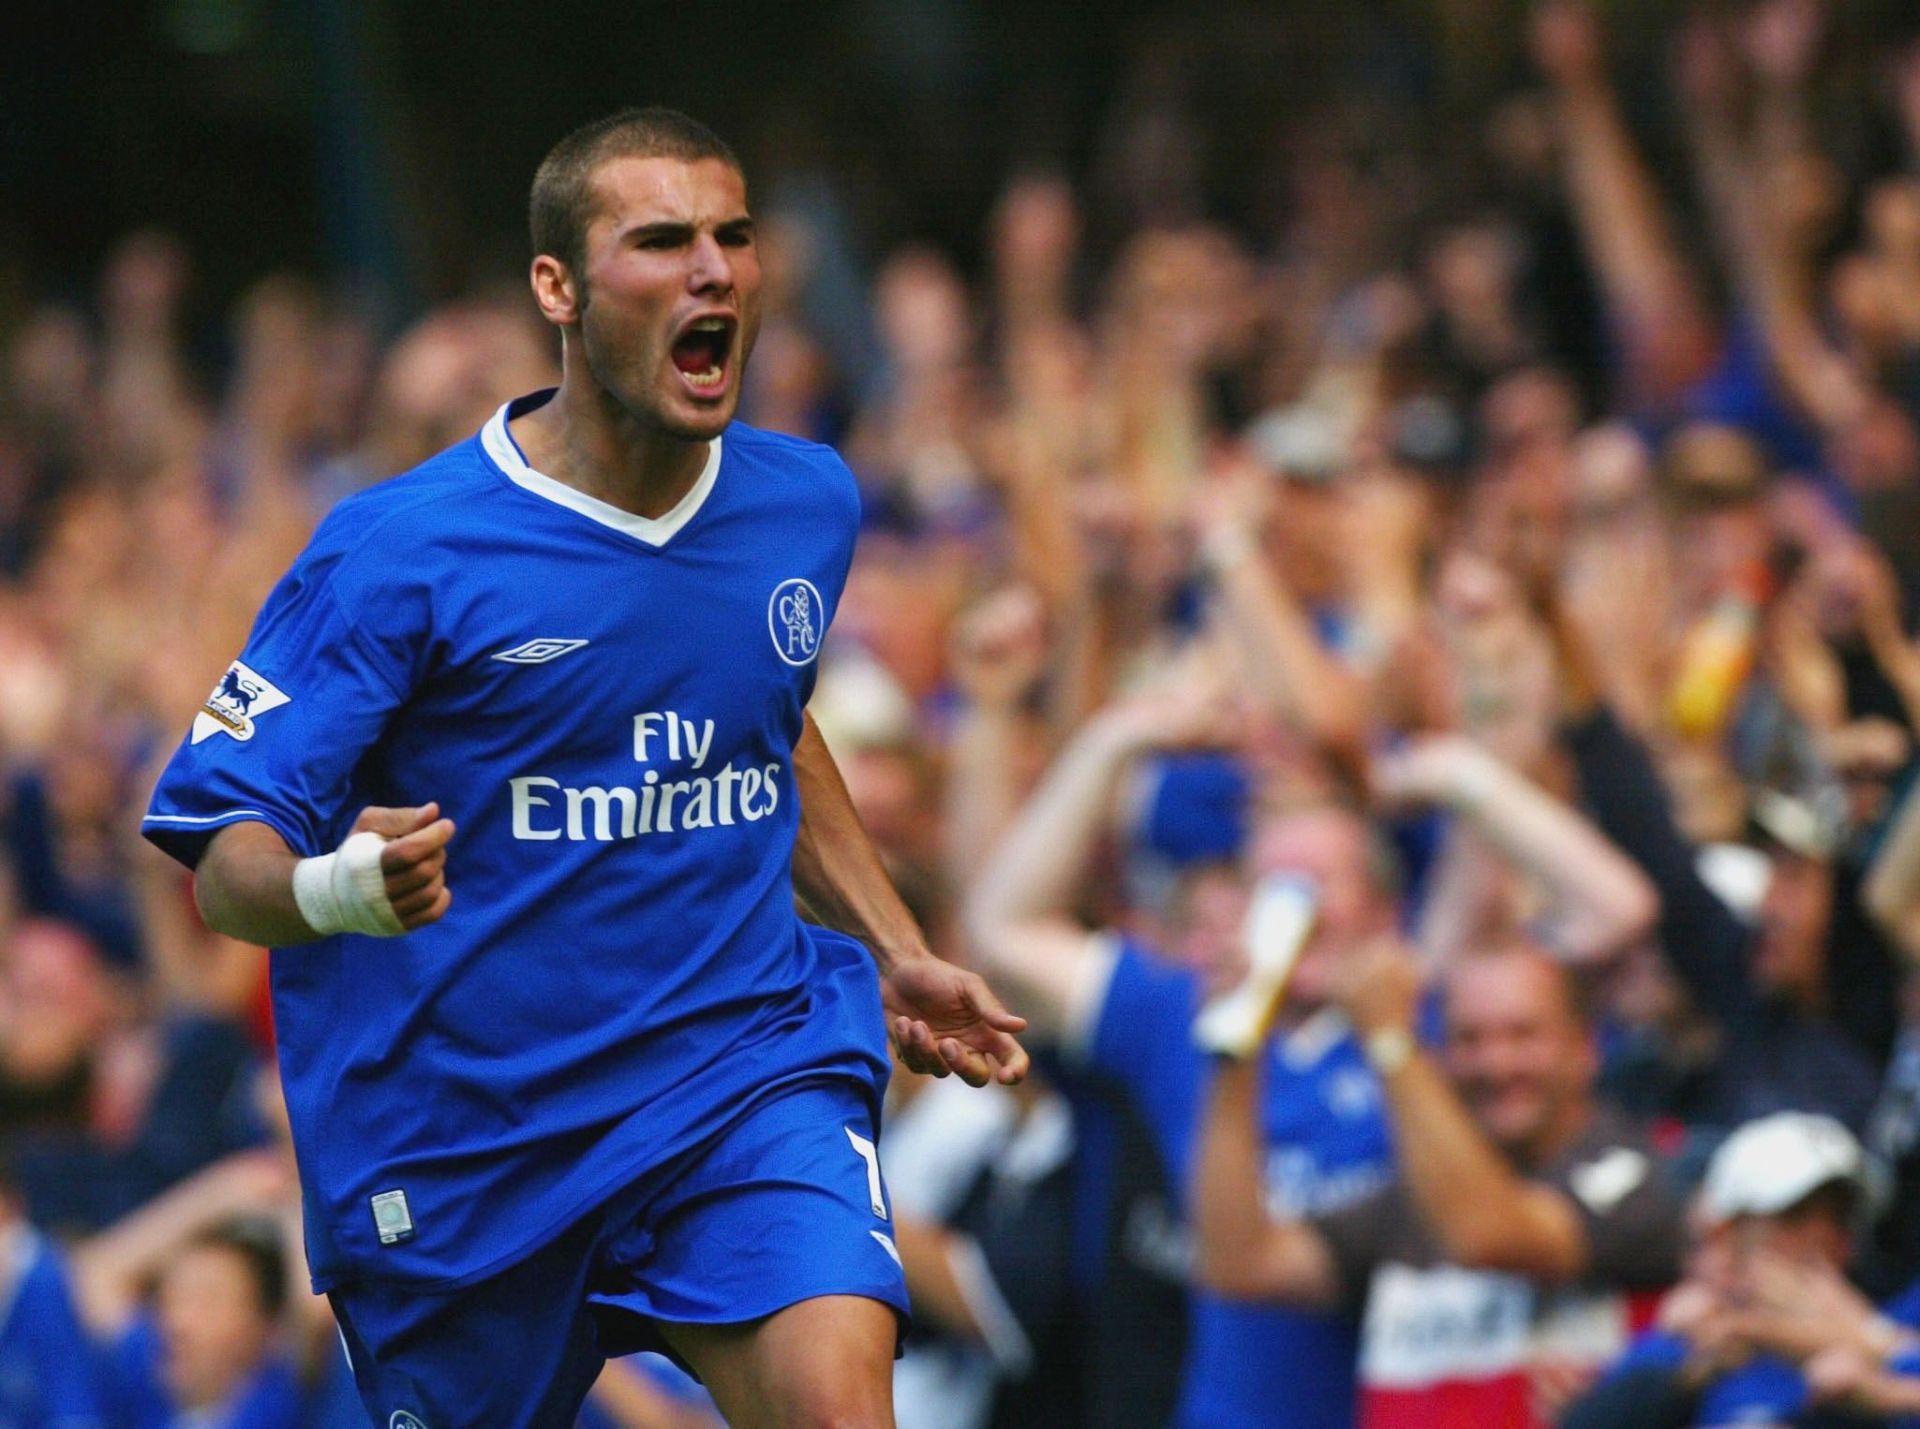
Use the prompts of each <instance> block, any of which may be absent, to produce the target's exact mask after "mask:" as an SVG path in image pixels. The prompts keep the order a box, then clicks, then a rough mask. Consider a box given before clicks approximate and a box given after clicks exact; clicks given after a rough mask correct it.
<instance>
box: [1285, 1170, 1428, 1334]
mask: <svg viewBox="0 0 1920 1429" xmlns="http://www.w3.org/2000/svg"><path fill="white" fill-rule="evenodd" d="M1414 1215H1415V1212H1414V1209H1413V1207H1412V1206H1411V1205H1409V1204H1408V1202H1407V1198H1406V1194H1405V1192H1404V1191H1402V1189H1401V1187H1400V1185H1399V1183H1398V1182H1394V1183H1392V1184H1389V1185H1386V1186H1382V1187H1381V1188H1380V1189H1379V1190H1377V1191H1375V1192H1373V1193H1372V1194H1371V1195H1368V1196H1362V1197H1361V1198H1360V1199H1359V1200H1357V1201H1355V1202H1353V1203H1352V1204H1351V1205H1348V1206H1342V1207H1341V1208H1340V1209H1339V1210H1337V1211H1329V1212H1327V1213H1326V1214H1325V1215H1319V1216H1313V1217H1311V1218H1309V1220H1308V1221H1307V1224H1308V1225H1310V1226H1311V1227H1312V1228H1313V1229H1314V1230H1315V1231H1316V1232H1318V1233H1319V1236H1320V1239H1321V1241H1322V1243H1324V1244H1325V1246H1326V1247H1327V1251H1328V1253H1329V1254H1331V1255H1332V1257H1333V1268H1334V1274H1335V1276H1336V1277H1337V1278H1338V1280H1339V1282H1340V1303H1341V1304H1342V1305H1346V1306H1349V1307H1352V1308H1355V1309H1357V1308H1358V1307H1360V1306H1361V1305H1364V1304H1365V1303H1366V1299H1367V1287H1368V1285H1370V1284H1371V1283H1372V1281H1373V1272H1374V1269H1375V1268H1376V1267H1377V1266H1378V1265H1379V1264H1380V1262H1381V1261H1382V1260H1384V1259H1386V1252H1387V1241H1388V1238H1389V1237H1390V1236H1391V1235H1392V1234H1393V1232H1394V1229H1395V1228H1396V1227H1400V1226H1405V1225H1408V1224H1410V1223H1411V1222H1412V1219H1413V1217H1414Z"/></svg>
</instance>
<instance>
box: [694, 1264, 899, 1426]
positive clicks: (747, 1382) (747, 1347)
mask: <svg viewBox="0 0 1920 1429" xmlns="http://www.w3.org/2000/svg"><path fill="white" fill-rule="evenodd" d="M660 1331H661V1333H662V1334H663V1335H665V1337H666V1338H667V1340H668V1342H669V1343H670V1344H672V1346H673V1348H674V1350H675V1352H676V1353H678V1354H679V1355H680V1357H681V1358H683V1359H684V1360H686V1362H687V1363H688V1364H690V1365H691V1366H692V1367H693V1369H694V1371H695V1373H697V1374H698V1375H699V1376H700V1378H701V1379H702V1380H703V1381H704V1382H705V1383H706V1386H707V1390H708V1392H709V1393H711V1394H712V1395H713V1399H714V1403H715V1404H717V1405H718V1406H719V1408H720V1412H721V1413H722V1414H724V1415H725V1416H726V1419H727V1423H728V1424H730V1425H733V1426H734V1429H824V1426H828V1425H832V1426H835V1429H891V1426H892V1424H893V1352H894V1344H895V1340H896V1338H897V1336H898V1334H899V1321H898V1318H897V1317H896V1315H895V1313H894V1310H893V1308H892V1307H891V1306H889V1305H886V1304H883V1303H882V1302H880V1301H878V1300H871V1299H868V1298H866V1297H864V1296H859V1295H822V1296H818V1297H816V1298H814V1299H811V1300H802V1301H800V1302H799V1303H798V1304H795V1305H789V1306H787V1308H786V1309H784V1310H781V1311H779V1312H778V1313H776V1314H773V1315H769V1316H768V1317H767V1318H766V1319H764V1320H754V1321H750V1322H748V1323H746V1324H736V1325H695V1324H662V1325H661V1326H660Z"/></svg>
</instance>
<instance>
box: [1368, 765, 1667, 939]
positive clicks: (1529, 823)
mask: <svg viewBox="0 0 1920 1429" xmlns="http://www.w3.org/2000/svg"><path fill="white" fill-rule="evenodd" d="M1374 788H1375V792H1376V793H1377V794H1379V795H1380V796H1381V797H1382V798H1384V799H1386V800H1387V801H1388V802H1390V803H1398V804H1421V805H1431V806H1437V807H1439V808H1443V809H1447V810H1449V811H1450V812H1452V813H1454V814H1456V815H1458V816H1459V817H1460V818H1461V819H1462V820H1463V821H1464V822H1465V824H1466V826H1467V827H1468V828H1470V829H1471V830H1472V831H1473V832H1474V833H1476V834H1478V835H1480V836H1481V837H1482V838H1484V839H1485V840H1486V841H1487V842H1488V843H1490V844H1492V845H1493V847H1494V848H1495V849H1496V850H1498V852H1499V853H1500V854H1501V856H1502V857H1503V858H1504V859H1505V860H1506V861H1507V862H1508V863H1509V864H1510V865H1511V866H1512V867H1514V868H1517V869H1519V870H1521V871H1523V872H1525V873H1527V874H1530V875H1532V876H1533V877H1534V878H1536V879H1538V880H1539V882H1540V883H1541V885H1542V886H1543V887H1544V888H1545V889H1546V891H1547V893H1548V895H1549V897H1550V898H1551V900H1552V909H1551V913H1550V917H1551V920H1552V925H1551V930H1550V931H1551V938H1550V942H1551V944H1552V946H1553V947H1554V949H1555V951H1556V952H1558V953H1559V954H1560V955H1561V956H1563V957H1565V958H1566V959H1568V961H1570V962H1592V961H1596V960H1599V959H1602V958H1606V957H1609V956H1611V955H1612V954H1615V953H1617V952H1619V951H1620V950H1621V949H1623V948H1625V947H1626V946H1627V945H1628V944H1630V943H1632V942H1634V941H1635V940H1637V939H1639V938H1643V937H1645V936H1646V935H1647V934H1648V933H1650V932H1651V931H1652V930H1653V927H1654V923H1655V921H1656V920H1657V919H1658V917H1659V914H1660V899H1659V894H1658V893H1656V892H1655V890H1654V886H1653V883H1652V880H1650V879H1649V878H1648V877H1647V876H1646V875H1645V874H1644V873H1642V872H1641V871H1640V869H1639V868H1638V867H1636V866H1635V865H1634V863H1633V862H1632V860H1630V859H1629V858H1627V856H1626V855H1625V854H1623V853H1622V852H1621V851H1620V850H1619V849H1618V848H1616V847H1615V846H1614V845H1613V843H1612V842H1610V841H1609V840H1608V839H1607V837H1606V835H1604V834H1602V833H1601V832H1600V831H1599V830H1598V829H1597V828H1595V827H1594V826H1593V825H1592V824H1591V823H1590V822H1588V820H1587V819H1586V818H1585V817H1584V816H1582V815H1581V814H1580V813H1579V812H1578V811H1577V810H1575V809H1574V808H1572V807H1571V806H1569V805H1567V804H1565V803H1563V802H1561V801H1560V800H1559V799H1556V798H1554V797H1553V796H1552V795H1551V794H1549V793H1547V792H1546V791H1545V790H1544V789H1542V788H1540V787H1539V786H1538V785H1536V784H1534V783H1532V782H1531V781H1529V780H1528V779H1527V778H1525V777H1524V776H1523V775H1521V774H1519V773H1517V772H1516V771H1515V770H1513V769H1512V768H1510V767H1508V766H1507V765H1506V764H1504V763H1502V762H1501V761H1500V760H1499V759H1497V758H1495V757H1494V756H1493V755H1492V754H1489V753H1488V752H1487V751H1486V750H1484V749H1482V748H1480V747H1479V746H1478V745H1476V744H1474V743H1473V742H1472V741H1471V740H1468V739H1466V738H1464V737H1462V736H1459V735H1427V736H1422V737H1420V738H1417V739H1415V740H1413V741H1411V742H1410V743H1409V744H1408V745H1407V746H1406V747H1405V748H1404V749H1402V750H1400V751H1399V752H1397V753H1395V754H1393V755H1391V756H1389V757H1388V758H1386V759H1383V760H1381V761H1379V762H1378V763H1377V764H1376V765H1375V767H1374Z"/></svg>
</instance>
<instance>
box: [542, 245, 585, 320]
mask: <svg viewBox="0 0 1920 1429" xmlns="http://www.w3.org/2000/svg"><path fill="white" fill-rule="evenodd" d="M529 277H530V278H531V280H532V283H533V300H534V301H535V302H536V303H538V304H539V305H540V313H541V316H543V317H545V318H546V320H547V321H548V322H550V323H552V324H553V325H554V326H555V327H572V326H573V325H574V324H575V323H576V322H578V321H579V320H580V293H579V287H578V285H577V284H576V283H575V281H574V276H573V270H572V269H571V268H569V267H568V266H567V265H566V264H565V263H562V262H561V261H560V260H559V259H558V258H555V257H554V256H553V255H552V254H550V253H542V254H541V255H540V256H539V257H538V258H535V259H534V260H533V271H532V273H531V274H530V275H529Z"/></svg>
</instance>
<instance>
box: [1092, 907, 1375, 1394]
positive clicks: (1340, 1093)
mask: <svg viewBox="0 0 1920 1429" xmlns="http://www.w3.org/2000/svg"><path fill="white" fill-rule="evenodd" d="M1202 995H1203V989H1202V986H1201V982H1200V979H1199V978H1198V977H1197V976H1195V975H1194V974H1193V973H1191V972H1188V971H1187V970H1185V969H1184V968H1178V967H1174V966H1171V965H1170V964H1168V963H1167V962H1165V961H1163V960H1162V959H1160V958H1158V957H1156V956H1154V955H1153V954H1152V953H1150V952H1148V951H1146V950H1145V949H1142V948H1139V947H1136V946H1133V945H1131V944H1123V945H1122V948H1121V951H1120V956H1119V960H1118V962H1117V963H1116V964H1115V966H1114V970H1113V977H1112V980H1111V982H1110V983H1109V984H1108V987H1107V995H1106V999H1105V1001H1104V1002H1103V1003H1102V1004H1101V1008H1100V1012H1099V1016H1098V1018H1097V1019H1096V1022H1095V1025H1094V1029H1093V1036H1092V1039H1091V1045H1090V1046H1089V1048H1088V1055H1089V1060H1090V1061H1091V1062H1092V1064H1093V1066H1094V1068H1096V1069H1098V1070H1099V1071H1101V1072H1103V1073H1105V1074H1106V1075H1108V1076H1111V1077H1113V1078H1115V1079H1117V1080H1119V1081H1120V1082H1121V1083H1122V1084H1123V1085H1124V1086H1125V1087H1126V1089H1127V1091H1128V1094H1129V1095H1130V1097H1131V1098H1132V1100H1133V1102H1134V1105H1135V1106H1136V1107H1137V1108H1138V1109H1139V1110H1140V1112H1141V1114H1142V1115H1143V1116H1144V1117H1145V1119H1146V1121H1147V1123H1148V1125H1149V1126H1150V1127H1151V1129H1152V1131H1153V1133H1154V1137H1155V1140H1156V1141H1157V1142H1158V1144H1159V1146H1160V1150H1161V1154H1162V1155H1163V1156H1164V1157H1165V1158H1166V1162H1167V1168H1168V1173H1169V1175H1170V1176H1171V1177H1173V1178H1174V1180H1175V1183H1176V1184H1177V1185H1179V1186H1180V1187H1181V1188H1182V1191H1183V1193H1184V1192H1185V1191H1187V1190H1190V1189H1191V1186H1190V1181H1191V1176H1192V1172H1193V1158H1194V1156H1195V1155H1196V1153H1197V1152H1198V1150H1199V1137H1200V1130H1201V1122H1202V1118H1203V1117H1204V1115H1205V1110H1206V1107H1205V1098H1206V1096H1207V1092H1208V1087H1209V1084H1210V1082H1211V1079H1212V1061H1211V1059H1210V1058H1209V1057H1208V1055H1207V1054H1206V1053H1204V1052H1202V1051H1200V1050H1199V1049H1198V1048H1196V1047H1195V1046H1194V1044H1193V1038H1192V1034H1191V1027H1192V1023H1193V1017H1194V1014H1195V1012H1196V1011H1197V1010H1198V1009H1199V1007H1200V1003H1201V999H1202ZM1143 1049H1144V1050H1143ZM1264 1055H1265V1057H1266V1066H1265V1069H1264V1085H1265V1094H1264V1099H1263V1101H1262V1103H1261V1107H1260V1117H1261V1132H1262V1141H1263V1142H1264V1144H1265V1147H1266V1152H1267V1157H1266V1175H1265V1194H1266V1199H1267V1203H1268V1207H1269V1209H1270V1210H1271V1212H1272V1213H1273V1214H1274V1215H1275V1216H1276V1217H1277V1218H1286V1219H1296V1218H1300V1217H1304V1216H1307V1215H1313V1214H1321V1213H1324V1212H1327V1211H1331V1210H1335V1209H1339V1208H1340V1207H1343V1206H1345V1205H1349V1204H1351V1203H1352V1202H1354V1201H1357V1200H1359V1199H1360V1198H1361V1197H1363V1196H1365V1195H1368V1194H1370V1193H1371V1192H1373V1191H1375V1190H1377V1189H1379V1188H1380V1187H1381V1186H1383V1185H1385V1184H1386V1183H1387V1181H1388V1180H1389V1179H1390V1178H1391V1176H1392V1173H1393V1144H1392V1135H1391V1131H1390V1128H1389V1125H1388V1121H1387V1114H1386V1105H1385V1101H1384V1098H1383V1096H1382V1093H1381V1091H1380V1086H1379V1082H1378V1080H1377V1079H1376V1078H1375V1077H1374V1074H1373V1072H1372V1071H1371V1069H1370V1068H1369V1067H1368V1066H1367V1062H1366V1058H1365V1055H1364V1054H1363V1053H1362V1052H1361V1050H1360V1047H1359V1044H1358V1043H1357V1042H1356V1041H1355V1040H1354V1038H1353V1036H1352V1035H1351V1033H1349V1032H1347V1031H1346V1030H1345V1029H1344V1024H1335V1023H1333V1022H1332V1021H1331V1020H1329V1019H1326V1018H1318V1019H1314V1020H1312V1021H1310V1022H1308V1023H1307V1024H1306V1025H1304V1026H1302V1027H1301V1028H1299V1029H1297V1030H1295V1031H1294V1032H1293V1033H1291V1034H1290V1035H1285V1036H1279V1037H1275V1038H1274V1039H1273V1040H1272V1041H1270V1042H1269V1043H1268V1044H1267V1048H1266V1051H1265V1053H1264ZM1358 1352H1359V1333H1358V1326H1357V1325H1356V1324H1355V1323H1354V1320H1353V1318H1352V1317H1351V1316H1349V1315H1343V1314H1340V1313H1337V1312H1328V1311H1316V1310H1293V1309H1287V1308H1285V1307H1282V1306H1277V1305H1249V1304H1246V1303H1244V1302H1236V1301H1230V1300H1223V1299H1221V1298H1219V1297H1217V1296H1214V1295H1210V1294H1208V1293H1207V1292H1205V1291H1204V1290H1197V1289H1196V1290H1195V1291H1194V1293H1193V1301H1192V1322H1191V1325H1190V1327H1189V1330H1188V1341H1187V1366H1186V1373H1185V1376H1184V1381H1185V1382H1184V1386H1183V1388H1182V1390H1181V1394H1180V1407H1179V1411H1178V1414H1177V1416H1176V1422H1177V1423H1178V1424H1180V1425H1181V1426H1183V1429H1225V1426H1232V1425H1244V1424H1277V1423H1285V1424H1288V1425H1298V1426H1301V1429H1347V1426H1350V1425H1351V1424H1352V1423H1353V1417H1354V1365H1355V1361H1356V1359H1357V1357H1358Z"/></svg>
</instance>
